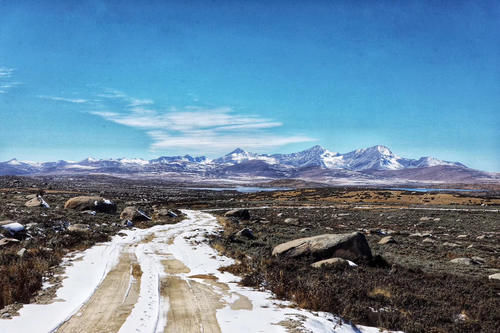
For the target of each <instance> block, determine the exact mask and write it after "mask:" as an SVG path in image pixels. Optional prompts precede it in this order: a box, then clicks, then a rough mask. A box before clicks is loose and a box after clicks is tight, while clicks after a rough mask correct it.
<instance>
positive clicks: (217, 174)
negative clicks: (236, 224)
mask: <svg viewBox="0 0 500 333" xmlns="http://www.w3.org/2000/svg"><path fill="white" fill-rule="evenodd" d="M75 173H78V174H82V173H83V174H85V173H104V174H115V175H131V176H137V177H142V176H146V177H155V176H170V177H176V178H182V177H184V178H186V179H190V178H192V177H195V178H197V179H198V180H205V179H212V180H216V179H226V180H227V179H243V178H245V179H254V178H255V179H260V178H263V179H264V178H265V179H281V178H299V179H308V180H312V181H319V180H321V181H324V182H332V181H337V180H339V179H342V180H347V182H352V181H355V182H361V183H363V182H367V183H369V182H376V181H380V180H391V179H397V180H398V181H399V180H402V181H404V180H411V179H413V178H415V177H417V178H419V180H422V177H423V178H425V177H427V179H428V180H429V181H446V180H447V179H453V180H454V181H461V180H463V181H469V180H471V181H473V180H474V179H483V180H486V181H489V180H491V179H493V181H497V179H498V174H495V173H487V172H482V171H478V170H473V169H470V168H468V167H466V166H465V165H464V164H462V163H459V162H449V161H443V160H440V159H437V158H434V157H421V158H419V159H410V158H404V157H400V156H398V155H395V154H394V153H393V152H392V151H391V150H390V149H389V148H387V147H385V146H381V145H377V146H373V147H369V148H364V149H357V150H354V151H351V152H348V153H345V154H341V153H336V152H331V151H329V150H327V149H325V148H323V147H321V146H314V147H311V148H309V149H306V150H303V151H300V152H296V153H290V154H271V155H270V154H258V153H252V152H247V151H245V150H243V149H240V148H237V149H235V150H234V151H232V152H230V153H228V154H226V155H224V156H221V157H219V158H216V159H213V160H210V159H208V158H207V157H205V156H197V157H193V156H190V155H183V156H180V155H179V156H161V157H158V158H156V159H151V160H144V159H140V158H132V159H131V158H119V159H95V158H91V157H89V158H86V159H84V160H82V161H79V162H74V161H57V162H43V163H40V162H24V161H18V160H17V159H11V160H9V161H6V162H0V175H44V174H75Z"/></svg>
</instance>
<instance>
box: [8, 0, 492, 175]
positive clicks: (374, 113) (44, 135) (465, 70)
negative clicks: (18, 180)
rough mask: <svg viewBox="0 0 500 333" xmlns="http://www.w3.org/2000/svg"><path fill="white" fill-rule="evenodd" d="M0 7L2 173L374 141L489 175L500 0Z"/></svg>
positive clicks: (340, 147) (345, 147)
mask: <svg viewBox="0 0 500 333" xmlns="http://www.w3.org/2000/svg"><path fill="white" fill-rule="evenodd" d="M143 3H144V2H139V1H79V2H77V1H32V2H28V1H22V0H20V1H3V0H0V17H1V19H0V119H1V120H0V160H8V159H10V158H13V157H17V158H18V159H21V160H35V161H42V160H58V159H67V160H80V159H83V158H85V157H87V156H94V157H98V158H109V157H124V156H126V157H143V158H152V157H156V156H159V155H173V154H178V153H191V154H195V155H208V156H211V157H214V156H218V155H220V154H223V153H227V152H229V151H231V150H233V149H234V148H236V147H242V148H245V149H248V150H250V151H256V152H269V153H273V152H292V151H298V150H301V149H305V148H308V147H310V146H312V145H315V144H320V145H322V146H324V147H326V148H328V149H329V150H332V151H337V152H347V151H350V150H354V149H357V148H362V147H368V146H373V145H376V144H383V145H386V146H388V147H390V148H391V150H392V151H393V152H394V153H396V154H398V155H401V156H404V157H412V158H417V157H420V156H424V155H431V156H435V157H438V158H441V159H445V160H452V161H460V162H463V163H465V164H466V165H468V166H471V167H474V168H478V169H482V170H489V171H500V148H499V147H500V3H499V2H498V1H377V2H374V1H310V2H304V1H283V2H280V1H274V2H272V3H271V4H270V3H269V1H241V2H238V1H210V2H209V1H158V2H155V1H147V4H143Z"/></svg>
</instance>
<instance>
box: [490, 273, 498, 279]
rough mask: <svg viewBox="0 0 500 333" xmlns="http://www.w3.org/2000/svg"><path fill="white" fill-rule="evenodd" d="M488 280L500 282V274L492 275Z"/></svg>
mask: <svg viewBox="0 0 500 333" xmlns="http://www.w3.org/2000/svg"><path fill="white" fill-rule="evenodd" d="M488 279H490V280H500V273H495V274H491V275H490V276H488Z"/></svg>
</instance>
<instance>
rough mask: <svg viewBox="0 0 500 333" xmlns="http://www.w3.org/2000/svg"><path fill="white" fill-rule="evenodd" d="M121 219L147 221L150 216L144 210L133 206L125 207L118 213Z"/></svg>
mask: <svg viewBox="0 0 500 333" xmlns="http://www.w3.org/2000/svg"><path fill="white" fill-rule="evenodd" d="M120 218H121V219H125V220H130V221H132V222H139V221H149V220H151V218H150V217H149V216H147V215H146V214H145V213H144V212H142V211H140V210H138V209H137V208H136V207H134V206H129V207H125V208H124V209H123V211H122V213H121V214H120Z"/></svg>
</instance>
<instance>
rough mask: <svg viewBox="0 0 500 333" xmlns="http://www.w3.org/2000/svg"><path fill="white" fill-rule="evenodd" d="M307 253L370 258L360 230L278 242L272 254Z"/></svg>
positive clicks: (328, 256)
mask: <svg viewBox="0 0 500 333" xmlns="http://www.w3.org/2000/svg"><path fill="white" fill-rule="evenodd" d="M309 255H311V256H313V257H314V258H316V259H327V258H331V257H340V258H345V259H354V258H360V257H362V258H366V259H371V258H372V252H371V250H370V246H369V245H368V242H367V241H366V238H365V236H364V235H363V234H362V233H360V232H354V233H351V234H324V235H319V236H314V237H307V238H299V239H295V240H293V241H290V242H286V243H283V244H280V245H278V246H276V247H275V248H274V249H273V256H282V257H291V258H295V257H301V256H309Z"/></svg>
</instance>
